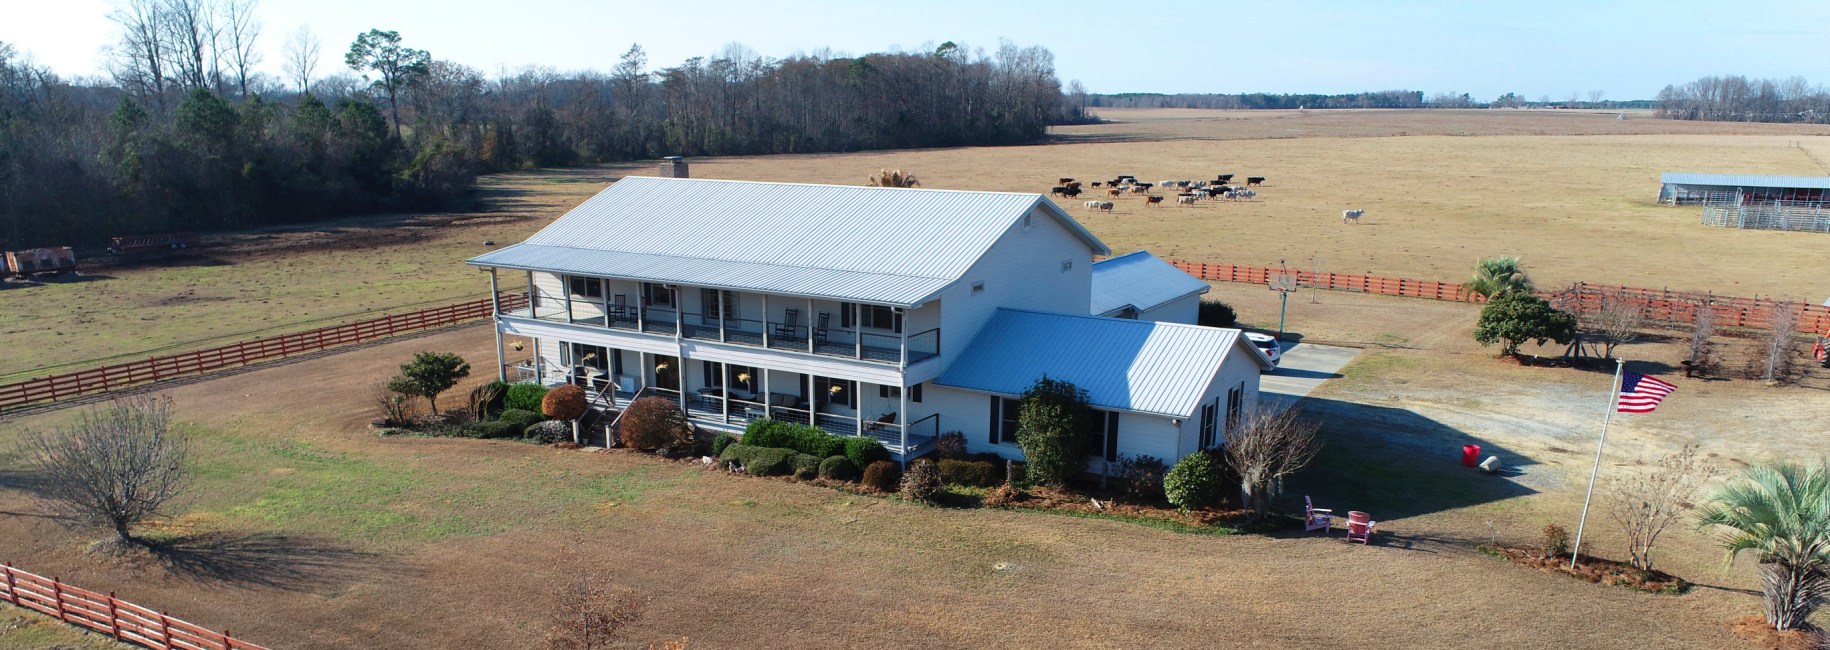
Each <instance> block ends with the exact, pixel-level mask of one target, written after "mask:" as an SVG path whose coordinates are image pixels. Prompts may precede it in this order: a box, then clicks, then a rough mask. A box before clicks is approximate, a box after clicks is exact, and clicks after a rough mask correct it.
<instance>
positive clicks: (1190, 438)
mask: <svg viewBox="0 0 1830 650" xmlns="http://www.w3.org/2000/svg"><path fill="white" fill-rule="evenodd" d="M1235 345H1240V346H1242V347H1241V348H1240V349H1235V350H1233V353H1232V354H1228V355H1226V360H1225V361H1223V362H1221V364H1220V367H1219V368H1218V369H1217V370H1215V371H1214V379H1213V381H1212V382H1210V383H1209V384H1208V385H1207V391H1206V393H1204V394H1203V395H1202V398H1201V404H1216V405H1217V407H1216V408H1217V409H1218V410H1216V411H1215V415H1214V418H1215V421H1214V426H1215V427H1216V429H1215V432H1214V435H1215V438H1216V439H1218V438H1220V437H1221V435H1222V432H1223V431H1224V430H1225V427H1226V391H1227V390H1228V389H1230V388H1234V387H1237V386H1238V385H1240V384H1241V383H1243V384H1245V398H1244V404H1243V405H1242V406H1241V410H1242V411H1250V410H1252V409H1253V408H1256V407H1257V405H1258V379H1259V374H1258V373H1259V366H1258V363H1257V362H1256V361H1253V360H1252V357H1251V351H1250V350H1246V349H1244V348H1243V346H1245V345H1251V344H1250V343H1247V342H1245V337H1240V338H1239V339H1238V342H1237V343H1235ZM1216 400H1217V401H1216ZM1120 440H1123V438H1120ZM1200 444H1201V407H1200V406H1199V405H1197V406H1195V410H1194V412H1193V413H1191V414H1189V416H1188V419H1185V420H1183V421H1182V432H1181V436H1179V442H1178V443H1177V445H1176V455H1175V457H1176V458H1181V457H1182V456H1184V455H1187V454H1190V453H1193V452H1194V451H1195V450H1196V449H1198V448H1199V447H1200Z"/></svg>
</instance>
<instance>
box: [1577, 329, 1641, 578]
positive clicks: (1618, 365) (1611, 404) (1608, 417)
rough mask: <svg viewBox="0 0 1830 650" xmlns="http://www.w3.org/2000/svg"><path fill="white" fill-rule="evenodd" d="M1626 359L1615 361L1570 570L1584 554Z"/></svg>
mask: <svg viewBox="0 0 1830 650" xmlns="http://www.w3.org/2000/svg"><path fill="white" fill-rule="evenodd" d="M1625 367H1627V360H1626V359H1615V360H1614V388H1613V389H1611V390H1609V391H1608V412H1607V413H1606V414H1605V415H1602V416H1601V440H1599V441H1596V443H1595V468H1594V469H1591V470H1589V493H1588V496H1585V497H1582V518H1581V519H1578V520H1576V545H1575V546H1572V547H1570V550H1569V568H1571V569H1574V568H1576V556H1578V555H1581V554H1582V527H1583V526H1584V525H1586V524H1588V523H1589V500H1590V499H1593V498H1595V476H1596V475H1598V474H1600V473H1601V448H1602V447H1603V446H1606V445H1607V444H1608V423H1609V422H1612V421H1614V410H1615V406H1616V405H1617V404H1619V403H1620V372H1621V369H1622V368H1625Z"/></svg>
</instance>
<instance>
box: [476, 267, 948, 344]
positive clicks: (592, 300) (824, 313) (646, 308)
mask: <svg viewBox="0 0 1830 650" xmlns="http://www.w3.org/2000/svg"><path fill="white" fill-rule="evenodd" d="M527 283H528V295H529V296H530V297H531V298H532V299H531V300H530V301H529V306H528V307H525V308H521V309H515V310H511V311H503V312H501V313H500V315H501V316H506V317H509V318H525V319H532V320H539V321H545V322H553V323H565V324H568V325H573V326H583V327H589V328H600V329H605V330H612V331H618V332H626V333H637V334H644V335H651V336H655V337H665V338H678V339H684V340H693V341H705V342H714V343H722V344H727V345H737V346H745V347H752V348H764V349H769V350H779V351H784V352H791V353H802V354H809V355H817V356H824V357H838V358H846V359H856V360H861V361H867V362H872V363H881V364H886V365H893V366H905V367H906V366H910V365H914V364H917V363H921V362H922V361H926V360H928V359H932V358H934V357H936V356H939V354H940V327H939V325H940V305H939V303H938V302H933V303H930V304H928V305H925V306H923V307H920V308H917V309H904V308H902V307H893V306H885V305H872V304H867V303H856V302H839V301H833V300H826V299H820V298H811V297H807V296H790V295H783V294H769V293H760V292H748V291H743V292H740V291H731V290H728V289H714V288H709V287H691V286H678V285H659V284H651V283H644V282H636V281H633V280H621V279H615V278H592V277H583V276H561V275H554V274H547V273H541V272H529V273H528V274H527ZM496 288H497V289H498V290H500V289H501V288H502V287H501V286H497V287H496Z"/></svg>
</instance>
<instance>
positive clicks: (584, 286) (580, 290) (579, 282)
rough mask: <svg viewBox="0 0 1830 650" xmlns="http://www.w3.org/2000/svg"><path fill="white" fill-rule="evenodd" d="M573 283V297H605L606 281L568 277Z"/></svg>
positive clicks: (574, 276)
mask: <svg viewBox="0 0 1830 650" xmlns="http://www.w3.org/2000/svg"><path fill="white" fill-rule="evenodd" d="M566 279H567V280H570V281H571V285H572V295H574V296H582V297H585V298H602V297H604V281H603V280H600V279H598V278H587V277H581V276H576V275H570V276H566Z"/></svg>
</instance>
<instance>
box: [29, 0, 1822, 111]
mask: <svg viewBox="0 0 1830 650" xmlns="http://www.w3.org/2000/svg"><path fill="white" fill-rule="evenodd" d="M7 2H8V3H9V4H15V5H17V6H15V7H12V8H10V9H9V10H8V11H7V12H6V15H7V20H5V21H4V22H0V41H4V42H7V43H11V44H13V45H14V46H16V47H17V48H19V49H20V50H22V51H24V52H26V53H29V54H30V55H31V56H32V57H33V59H35V60H36V61H37V62H39V63H42V64H48V65H50V66H51V67H52V68H53V69H54V70H56V71H57V72H59V73H61V74H64V75H66V76H71V75H88V74H97V73H99V72H100V71H101V70H102V67H101V66H102V59H101V55H100V50H101V48H102V47H103V46H104V45H107V44H108V43H110V42H112V41H113V40H114V37H115V29H114V26H113V25H112V24H111V23H109V22H108V20H107V18H106V14H107V13H108V10H109V3H108V1H107V0H59V1H57V2H45V1H35V0H7ZM258 15H259V17H260V18H261V21H262V23H263V34H262V49H263V50H265V51H266V55H267V63H265V64H263V66H262V68H264V69H266V70H268V71H270V72H274V73H277V72H278V71H279V69H280V68H279V63H278V59H279V46H280V43H281V41H282V40H283V39H284V37H285V35H286V34H287V33H288V32H290V31H292V30H294V29H296V28H297V27H298V26H299V25H302V24H306V25H310V27H311V28H312V29H313V31H315V32H317V33H318V34H319V35H320V36H321V37H322V38H323V39H324V42H325V50H326V56H325V57H324V58H325V59H326V61H325V63H324V65H323V66H322V67H321V68H320V69H321V70H322V71H323V72H324V73H328V72H331V71H335V70H337V69H339V68H340V67H341V64H340V62H341V53H342V51H343V50H344V49H346V48H347V47H348V43H349V41H350V40H351V39H352V38H353V37H354V36H355V35H356V34H357V33H358V32H361V31H364V30H367V29H369V28H371V27H377V28H381V29H393V30H398V31H400V32H401V34H402V35H403V36H404V37H405V39H406V41H407V42H408V44H409V45H412V46H415V47H420V48H424V49H427V50H430V51H431V52H432V54H433V55H434V56H436V57H439V58H443V59H450V60H454V61H458V62H461V63H464V64H467V65H471V66H474V67H477V68H481V69H483V70H485V71H488V72H495V71H498V70H500V69H502V68H505V67H506V68H518V67H522V66H526V65H539V66H549V67H553V68H558V69H561V70H573V69H580V68H596V69H600V70H607V69H608V68H609V67H610V66H611V65H614V64H615V62H616V58H617V56H618V55H619V54H621V53H622V52H623V51H624V50H626V49H627V48H628V47H629V45H630V43H636V42H639V43H641V44H642V46H643V47H644V48H646V49H647V50H648V53H649V60H650V62H651V65H653V66H657V67H658V66H666V65H673V64H676V63H678V62H679V61H681V60H683V59H685V58H687V57H690V56H699V55H707V54H711V53H714V52H716V51H718V50H719V49H721V48H722V47H723V46H724V45H725V44H727V43H731V42H739V43H743V44H744V45H747V46H748V47H750V48H751V49H752V50H754V51H756V52H757V53H759V54H761V55H764V56H773V57H780V56H785V55H788V54H792V53H796V52H802V53H804V52H811V51H813V50H815V49H818V48H822V47H829V48H831V49H833V50H834V51H837V52H842V53H851V54H859V53H864V52H871V51H881V50H884V49H888V48H892V47H901V48H904V49H914V48H919V47H921V46H922V45H923V44H929V43H938V42H941V41H947V40H952V41H956V42H959V43H963V44H966V45H968V46H972V47H981V48H985V49H992V48H995V47H996V45H997V42H998V39H999V38H1008V39H1010V40H1012V41H1015V42H1017V43H1018V44H1022V45H1043V46H1046V47H1048V48H1049V49H1050V50H1052V51H1053V52H1054V53H1055V63H1056V69H1057V71H1058V73H1059V74H1060V76H1061V78H1062V80H1063V81H1066V80H1072V79H1078V80H1080V81H1082V82H1083V83H1085V84H1086V86H1087V88H1088V89H1089V90H1092V91H1094V92H1166V93H1173V92H1322V93H1335V92H1354V91H1360V90H1382V89H1396V88H1404V89H1413V90H1422V91H1425V92H1427V93H1435V92H1440V91H1451V90H1453V91H1460V92H1470V93H1473V94H1474V95H1475V96H1476V97H1478V98H1482V99H1489V98H1492V97H1493V96H1495V95H1498V94H1500V93H1503V92H1508V91H1514V92H1519V93H1521V94H1523V95H1525V96H1527V97H1532V98H1536V97H1538V96H1541V95H1550V96H1551V97H1553V98H1558V99H1561V98H1565V97H1568V96H1569V95H1570V94H1571V92H1572V91H1574V92H1581V93H1584V94H1585V95H1586V93H1587V92H1588V91H1592V90H1601V91H1604V92H1606V93H1607V97H1608V98H1610V99H1638V98H1650V97H1651V96H1652V95H1653V94H1655V93H1657V92H1658V89H1659V88H1661V87H1663V86H1664V85H1665V84H1667V83H1679V82H1684V81H1689V80H1691V79H1695V78H1697V77H1700V76H1704V75H1712V74H1745V75H1749V76H1759V77H1788V76H1792V75H1803V76H1805V77H1807V78H1809V79H1811V80H1812V81H1813V82H1815V83H1826V84H1830V48H1826V47H1825V46H1826V44H1830V38H1826V37H1830V2H1824V1H1823V0H1816V1H1815V2H1802V1H1801V2H1739V3H1722V2H1714V3H1704V2H1572V1H1562V0H1551V1H1545V2H1532V3H1526V2H1468V3H1459V2H1377V1H1363V2H1346V1H1334V0H1329V1H1312V2H1281V1H1278V0H1260V1H1257V2H1161V3H1148V2H1143V3H1119V2H1110V1H1105V2H1075V1H1069V0H1056V1H1053V2H1034V3H1029V2H1021V3H1020V2H1007V3H993V2H956V1H944V2H848V3H833V2H767V3H765V2H754V1H751V2H728V1H724V0H699V1H695V2H640V3H634V2H582V1H573V0H550V1H518V2H504V1H500V0H498V1H495V2H482V1H477V0H446V1H443V2H431V1H425V0H412V1H387V0H262V2H261V6H260V9H259V11H258Z"/></svg>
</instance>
